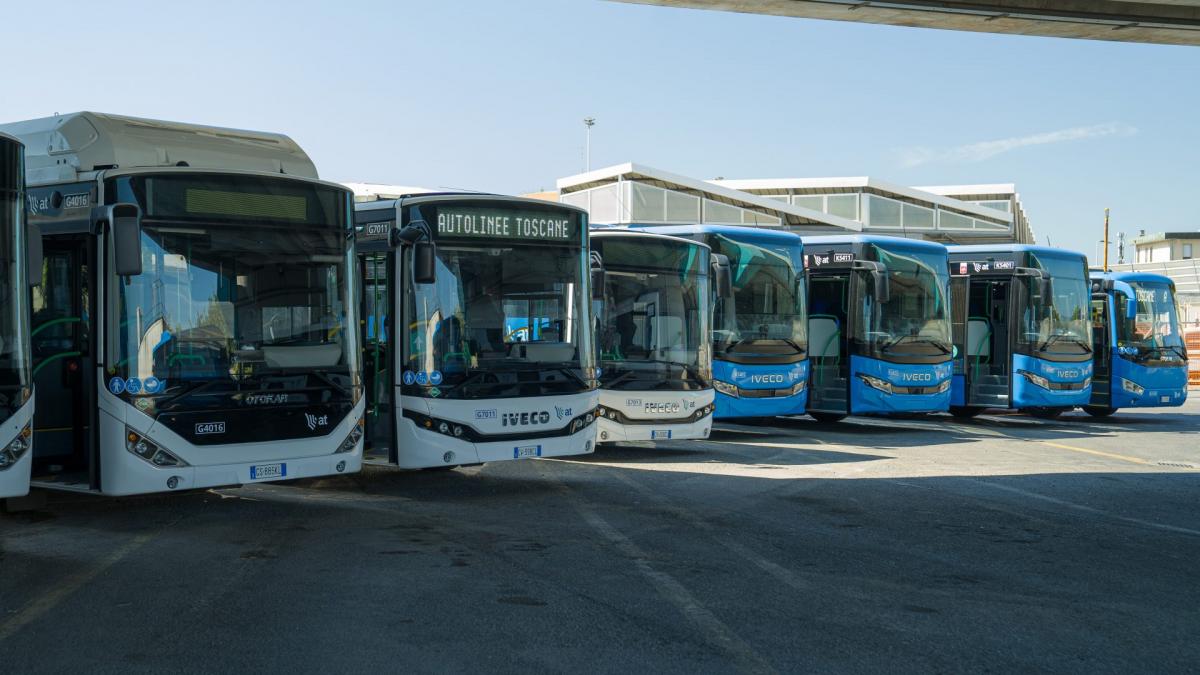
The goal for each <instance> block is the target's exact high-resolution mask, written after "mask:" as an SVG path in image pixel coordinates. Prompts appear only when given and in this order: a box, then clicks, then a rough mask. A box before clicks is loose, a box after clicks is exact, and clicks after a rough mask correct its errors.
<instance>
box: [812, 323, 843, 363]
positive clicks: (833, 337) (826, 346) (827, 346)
mask: <svg viewBox="0 0 1200 675" xmlns="http://www.w3.org/2000/svg"><path fill="white" fill-rule="evenodd" d="M840 336H841V329H840V327H839V325H838V320H837V319H836V318H834V317H832V316H810V317H809V319H808V344H809V347H810V348H811V350H812V353H811V356H812V357H813V358H837V357H839V356H841V355H842V344H841V339H840Z"/></svg>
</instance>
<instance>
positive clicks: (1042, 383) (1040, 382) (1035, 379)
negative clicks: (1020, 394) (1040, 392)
mask: <svg viewBox="0 0 1200 675" xmlns="http://www.w3.org/2000/svg"><path fill="white" fill-rule="evenodd" d="M1017 372H1018V373H1020V374H1021V376H1022V377H1024V378H1025V379H1026V380H1028V381H1029V382H1031V383H1033V384H1036V385H1037V386H1039V387H1041V388H1042V389H1049V388H1050V380H1047V379H1046V378H1044V377H1042V376H1041V375H1037V374H1035V373H1031V372H1029V371H1028V370H1018V371H1017Z"/></svg>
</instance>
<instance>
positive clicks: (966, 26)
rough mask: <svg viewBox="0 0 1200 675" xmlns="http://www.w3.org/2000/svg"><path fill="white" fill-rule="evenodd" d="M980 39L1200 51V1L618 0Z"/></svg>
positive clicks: (621, 0)
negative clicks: (978, 35)
mask: <svg viewBox="0 0 1200 675" xmlns="http://www.w3.org/2000/svg"><path fill="white" fill-rule="evenodd" d="M616 1H617V2H628V3H635V4H643V5H662V6H666V7H684V8H691V9H712V10H722V11H729V12H744V13H750V14H774V15H778V16H793V17H803V18H808V19H829V20H834V21H859V22H864V23H882V24H890V25H893V26H918V27H922V28H941V29H946V30H960V31H975V32H983V33H1013V34H1018V35H1040V36H1046V37H1063V38H1082V39H1088V40H1113V41H1119V42H1149V43H1157V44H1172V45H1193V46H1195V45H1200V0H1148V1H1143V2H1138V1H1135V0H1054V1H1051V0H958V1H957V2H939V1H935V0H904V1H902V2H895V1H887V0H869V1H868V0H616Z"/></svg>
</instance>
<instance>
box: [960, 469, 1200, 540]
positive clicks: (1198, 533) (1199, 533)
mask: <svg viewBox="0 0 1200 675" xmlns="http://www.w3.org/2000/svg"><path fill="white" fill-rule="evenodd" d="M967 480H971V482H973V483H979V484H980V485H986V486H987V487H990V488H995V489H997V490H1004V491H1005V492H1011V493H1013V494H1016V495H1021V496H1022V497H1028V498H1030V499H1037V500H1040V501H1044V502H1047V503H1050V504H1057V505H1059V506H1065V507H1067V508H1070V509H1075V510H1076V511H1083V512H1085V513H1091V514H1094V515H1098V516H1105V517H1107V518H1112V519H1114V520H1120V521H1123V522H1126V523H1130V524H1133V525H1141V526H1143V527H1150V528H1153V529H1156V530H1162V531H1164V532H1174V533H1176V534H1187V535H1191V536H1193V537H1200V530H1193V529H1190V528H1187V527H1179V526H1178V525H1167V524H1166V523H1156V522H1154V521H1152V520H1142V519H1141V518H1130V517H1128V516H1119V515H1117V514H1115V513H1110V512H1108V511H1105V510H1103V509H1097V508H1095V507H1091V506H1086V505H1084V504H1076V503H1075V502H1069V501H1067V500H1065V499H1059V498H1057V497H1051V496H1049V495H1044V494H1040V493H1037V492H1030V491H1029V490H1022V489H1021V488H1015V487H1012V486H1011V485H1000V484H998V483H992V482H990V481H986V480H976V479H967Z"/></svg>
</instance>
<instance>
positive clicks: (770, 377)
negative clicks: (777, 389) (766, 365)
mask: <svg viewBox="0 0 1200 675" xmlns="http://www.w3.org/2000/svg"><path fill="white" fill-rule="evenodd" d="M750 381H751V382H753V383H754V384H783V374H782V373H768V374H766V375H751V376H750Z"/></svg>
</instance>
